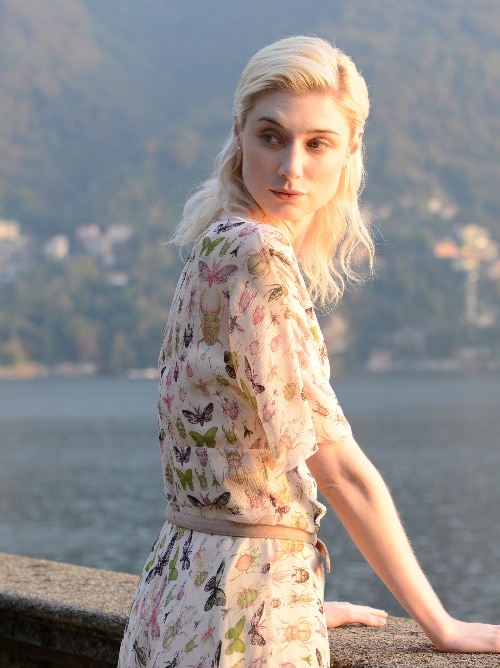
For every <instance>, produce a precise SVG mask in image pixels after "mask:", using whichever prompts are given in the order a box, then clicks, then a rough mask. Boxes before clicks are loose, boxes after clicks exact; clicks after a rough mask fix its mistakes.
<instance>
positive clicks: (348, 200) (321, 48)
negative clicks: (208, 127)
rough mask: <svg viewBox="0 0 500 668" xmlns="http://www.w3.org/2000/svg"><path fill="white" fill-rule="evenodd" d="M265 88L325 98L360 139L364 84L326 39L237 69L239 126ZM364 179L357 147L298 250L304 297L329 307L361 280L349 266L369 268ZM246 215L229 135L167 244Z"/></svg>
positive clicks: (250, 205) (248, 207) (304, 40)
mask: <svg viewBox="0 0 500 668" xmlns="http://www.w3.org/2000/svg"><path fill="white" fill-rule="evenodd" d="M272 90H280V91H290V92H293V93H296V94H306V93H309V92H326V93H331V94H332V95H334V96H335V100H336V102H337V104H338V105H339V106H340V108H341V109H342V111H343V112H344V114H345V117H346V119H347V120H348V122H349V125H350V131H351V140H352V139H354V138H355V137H356V138H357V137H361V135H362V133H363V128H364V125H365V121H366V118H367V116H368V112H369V98H368V90H367V87H366V83H365V81H364V79H363V77H362V76H361V75H360V74H359V72H358V71H357V69H356V66H355V65H354V63H353V62H352V60H351V59H350V58H349V57H348V56H346V55H345V54H344V53H342V51H340V50H339V49H337V48H336V47H334V46H332V45H331V44H330V43H329V42H327V41H325V40H323V39H321V38H318V37H303V36H296V37H287V38H285V39H282V40H279V41H277V42H274V43H273V44H270V45H269V46H267V47H264V48H263V49H261V50H260V51H258V52H257V53H256V54H255V55H254V56H253V57H252V58H251V59H250V61H249V62H248V64H247V66H246V67H245V69H244V70H243V73H242V75H241V79H240V82H239V84H238V87H237V89H236V93H235V96H234V114H235V119H236V123H237V125H238V126H239V127H240V128H244V126H245V122H246V119H247V115H248V112H249V110H250V109H251V107H252V104H253V103H254V101H255V99H256V97H257V96H258V95H260V94H261V93H263V92H265V91H272ZM360 141H361V140H360ZM364 176H365V172H364V165H363V148H362V146H360V149H359V150H358V151H357V152H356V153H355V154H353V155H352V156H351V159H350V160H349V163H348V166H346V167H345V168H344V170H343V174H342V177H341V179H340V183H339V187H338V189H337V192H336V194H335V196H334V197H333V198H332V199H331V200H330V202H328V203H327V204H326V205H325V206H324V207H322V208H321V209H320V210H318V211H317V212H316V213H315V215H314V218H313V221H312V223H311V227H310V228H309V231H308V235H307V239H306V240H305V241H304V243H303V244H302V246H301V253H300V264H301V268H302V272H303V274H304V276H305V278H306V280H307V282H308V287H309V291H310V293H311V297H312V298H313V299H315V300H316V301H317V302H318V303H319V304H320V305H324V304H326V303H328V302H336V301H337V300H338V299H339V298H340V297H341V296H342V293H343V291H344V288H345V286H346V283H347V282H351V283H352V282H359V281H360V280H362V278H363V276H362V274H361V273H360V272H359V271H358V270H357V269H356V267H355V265H359V264H360V261H361V260H363V261H366V260H368V264H369V266H370V268H371V266H372V263H373V255H374V245H373V241H372V239H371V236H370V233H369V231H368V228H367V225H366V224H365V222H364V220H363V218H362V216H361V213H360V210H359V204H358V198H359V194H360V192H361V190H362V187H363V185H364ZM252 214H254V217H255V218H256V220H258V219H259V217H260V210H259V206H258V204H257V203H256V202H255V200H254V199H253V197H252V196H251V195H250V193H249V192H248V190H247V189H246V188H245V185H244V183H243V179H242V172H241V160H240V156H239V154H238V152H237V147H236V143H235V140H234V134H233V132H232V131H231V133H230V134H229V136H228V137H227V139H226V141H225V143H224V145H223V148H222V150H221V152H220V153H219V155H218V156H217V158H216V160H215V164H214V172H213V175H212V177H211V178H209V179H208V180H207V181H205V182H204V183H203V184H202V186H201V188H200V189H199V190H198V191H197V192H195V193H194V194H193V195H192V196H191V197H190V198H189V199H188V200H187V202H186V204H185V207H184V212H183V216H182V219H181V221H180V223H179V225H178V227H177V230H176V231H175V233H174V235H173V237H172V239H171V242H172V243H177V244H180V245H185V244H188V243H191V242H192V241H194V240H195V239H196V238H197V237H198V236H199V235H200V234H202V233H203V231H204V230H205V229H206V228H207V227H208V225H210V224H211V223H212V222H213V221H214V220H217V219H218V218H221V217H223V216H228V215H239V216H243V217H245V216H248V215H252Z"/></svg>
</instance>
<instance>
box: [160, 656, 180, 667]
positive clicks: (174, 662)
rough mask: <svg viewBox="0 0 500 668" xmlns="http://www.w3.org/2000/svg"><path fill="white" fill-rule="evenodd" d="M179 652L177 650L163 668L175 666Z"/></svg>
mask: <svg viewBox="0 0 500 668" xmlns="http://www.w3.org/2000/svg"><path fill="white" fill-rule="evenodd" d="M179 654H180V652H177V654H176V655H175V656H174V658H173V659H172V661H169V662H168V663H166V664H165V667H164V668H177V666H178V665H179Z"/></svg>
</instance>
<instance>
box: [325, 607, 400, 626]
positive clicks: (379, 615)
mask: <svg viewBox="0 0 500 668" xmlns="http://www.w3.org/2000/svg"><path fill="white" fill-rule="evenodd" d="M324 608H325V617H326V626H327V628H329V629H333V628H335V627H336V626H342V624H356V623H357V624H364V625H365V626H384V624H385V623H386V621H387V617H388V614H387V612H385V611H384V610H377V609H376V608H370V607H369V606H367V605H354V604H353V603H347V602H342V603H340V602H338V601H325V604H324Z"/></svg>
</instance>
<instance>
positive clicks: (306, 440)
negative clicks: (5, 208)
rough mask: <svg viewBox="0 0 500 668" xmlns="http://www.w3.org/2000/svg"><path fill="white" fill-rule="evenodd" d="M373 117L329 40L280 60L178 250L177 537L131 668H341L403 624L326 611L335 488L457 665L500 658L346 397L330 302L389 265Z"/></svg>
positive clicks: (167, 435)
mask: <svg viewBox="0 0 500 668" xmlns="http://www.w3.org/2000/svg"><path fill="white" fill-rule="evenodd" d="M368 108H369V103H368V94H367V89H366V85H365V82H364V81H363V79H362V78H361V76H360V75H359V74H358V72H357V71H356V68H355V66H354V65H353V63H352V62H351V61H350V59H349V58H347V56H345V55H344V54H343V53H341V52H340V51H338V50H337V49H335V48H333V47H332V46H331V45H330V44H328V43H327V42H325V41H323V40H321V39H318V38H309V37H292V38H288V39H284V40H281V41H279V42H277V43H275V44H272V45H270V46H269V47H267V48H265V49H263V50H262V51H260V52H259V53H257V54H256V55H255V56H254V57H253V58H252V59H251V61H250V62H249V64H248V65H247V67H246V69H245V70H244V72H243V75H242V78H241V81H240V83H239V86H238V89H237V91H236V95H235V102H234V113H235V122H234V129H233V132H232V133H231V135H230V137H229V138H228V140H227V142H226V144H225V146H224V148H223V150H222V152H221V154H220V155H219V157H218V159H217V162H216V169H215V175H214V177H213V178H212V179H210V180H208V181H207V182H206V183H205V184H204V185H203V186H202V188H201V190H200V191H199V192H197V193H195V194H194V195H193V197H192V198H191V199H190V200H189V201H188V202H187V204H186V207H185V210H184V217H183V220H182V221H181V223H180V226H179V228H178V230H177V232H176V235H175V238H174V241H175V242H177V243H180V244H187V243H192V242H194V243H193V246H192V249H191V251H190V255H189V258H188V260H187V263H186V266H185V268H184V271H183V273H182V276H181V279H180V281H179V284H178V288H177V292H176V295H175V297H174V300H173V303H172V307H171V310H170V315H169V320H168V323H167V328H166V331H165V338H164V343H163V347H162V350H161V355H160V360H159V368H160V381H159V404H158V407H159V427H160V449H161V456H162V462H163V468H164V477H165V491H166V496H167V500H168V505H167V522H166V523H165V525H164V526H163V528H162V530H161V532H160V535H159V537H158V539H157V541H156V543H155V545H154V546H153V550H152V553H151V555H150V558H149V559H148V561H147V563H146V565H145V568H144V572H143V575H142V578H141V581H140V584H139V587H138V590H137V594H136V597H135V599H134V602H133V605H132V610H131V614H130V619H129V622H128V625H127V628H126V631H125V635H124V639H123V643H122V648H121V654H120V663H119V665H120V666H121V667H122V668H124V667H125V666H137V665H142V666H158V667H159V666H162V668H163V666H171V667H172V666H183V667H186V668H187V667H191V666H193V667H196V668H200V667H203V666H210V667H214V666H228V667H229V666H240V667H248V668H250V667H252V668H256V667H257V666H269V667H271V666H281V665H283V664H286V665H288V666H292V665H293V666H297V667H298V666H302V665H306V664H308V665H318V666H328V665H329V663H330V658H329V647H328V638H327V627H332V626H336V625H339V624H342V623H345V622H348V621H360V622H363V623H365V624H371V625H381V624H383V623H384V622H385V618H386V614H385V613H384V612H383V611H379V610H374V609H371V608H365V607H362V606H351V605H349V604H339V603H325V604H323V586H324V564H326V563H327V556H328V555H327V552H326V550H325V548H324V546H323V545H322V543H321V541H319V540H317V531H318V530H319V521H320V519H321V517H322V516H323V515H324V513H325V508H324V507H323V506H322V505H321V504H320V503H319V502H318V501H317V498H316V484H317V485H318V486H319V488H320V489H321V491H322V492H323V494H324V495H325V497H326V498H327V500H328V501H329V503H331V505H332V507H333V508H334V510H335V511H336V512H337V513H338V515H339V516H340V518H341V520H342V521H343V523H344V525H345V526H346V528H347V529H348V531H349V532H350V534H351V536H352V538H353V539H354V541H355V542H356V544H357V545H358V547H359V548H360V550H361V552H362V553H363V554H364V556H365V557H366V559H367V560H368V562H369V563H370V564H371V565H372V567H373V568H374V569H375V571H376V572H377V573H378V575H379V576H380V577H381V578H382V580H383V581H384V582H385V584H386V585H387V586H388V587H389V589H390V590H391V591H392V592H393V594H394V595H395V596H396V598H397V599H398V600H399V601H400V602H401V603H402V605H403V606H404V607H405V608H406V610H407V611H408V612H409V613H410V614H411V615H412V616H413V617H414V618H415V619H416V620H417V622H419V624H421V626H422V628H423V629H424V630H425V632H426V633H427V634H428V635H429V637H430V638H431V640H432V641H433V642H434V643H435V644H436V646H437V647H438V648H439V649H441V650H443V651H463V652H471V651H489V652H495V651H497V652H498V651H500V627H494V626H488V625H481V624H466V623H462V622H459V621H457V620H454V619H452V618H451V617H450V616H449V615H448V614H447V613H446V612H445V610H444V609H443V607H442V605H441V603H440V602H439V600H438V598H437V597H436V595H435V593H434V592H433V590H432V589H431V587H430V585H429V583H428V582H427V580H426V579H425V576H424V575H423V573H422V571H421V570H420V568H419V566H418V563H417V561H416V559H415V557H414V555H413V553H412V550H411V548H410V545H409V543H408V540H407V538H406V536H405V534H404V531H403V529H402V527H401V524H400V522H399V519H398V516H397V513H396V510H395V508H394V505H393V503H392V500H391V498H390V495H389V492H388V490H387V488H386V486H385V484H384V483H383V481H382V479H381V477H380V476H379V474H378V473H377V471H376V470H375V469H374V467H373V466H372V465H371V464H370V463H369V461H368V460H367V459H366V457H365V456H364V455H363V453H362V452H361V450H360V448H359V447H358V445H357V444H356V442H355V441H354V439H353V437H352V434H351V430H350V427H349V424H348V423H347V421H346V419H345V418H344V416H343V414H342V411H341V409H340V406H339V405H338V402H337V400H336V397H335V394H334V393H333V390H332V389H331V387H330V385H329V368H328V357H327V354H326V351H325V346H324V342H323V338H322V336H321V332H320V330H319V327H318V323H317V320H316V317H315V314H314V309H313V303H312V301H311V297H312V298H314V299H315V300H316V301H318V302H319V303H325V302H327V301H331V300H336V299H338V298H339V297H340V295H341V293H342V290H343V287H344V284H345V282H346V281H355V280H359V277H358V275H357V273H356V271H355V267H354V264H355V263H354V260H355V259H356V258H359V257H360V256H364V257H365V258H366V257H367V258H368V259H371V258H372V255H373V246H372V242H371V239H370V236H369V233H368V231H367V229H366V227H365V225H364V223H363V220H362V218H361V216H360V214H359V209H358V204H357V198H358V194H359V191H360V187H361V184H362V177H363V160H362V135H363V128H364V123H365V120H366V117H367V115H368ZM297 257H299V258H300V265H301V269H300V270H299V266H298V263H297ZM303 275H304V276H305V278H306V280H307V283H308V287H307V288H306V285H305V283H304V278H303Z"/></svg>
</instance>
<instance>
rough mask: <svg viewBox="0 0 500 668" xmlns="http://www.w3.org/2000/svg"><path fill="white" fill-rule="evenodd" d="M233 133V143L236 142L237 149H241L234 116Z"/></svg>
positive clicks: (238, 131) (236, 121) (237, 126)
mask: <svg viewBox="0 0 500 668" xmlns="http://www.w3.org/2000/svg"><path fill="white" fill-rule="evenodd" d="M233 132H234V141H235V142H236V146H237V147H238V148H241V138H240V126H239V125H238V120H237V118H236V116H235V117H234V127H233Z"/></svg>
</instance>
